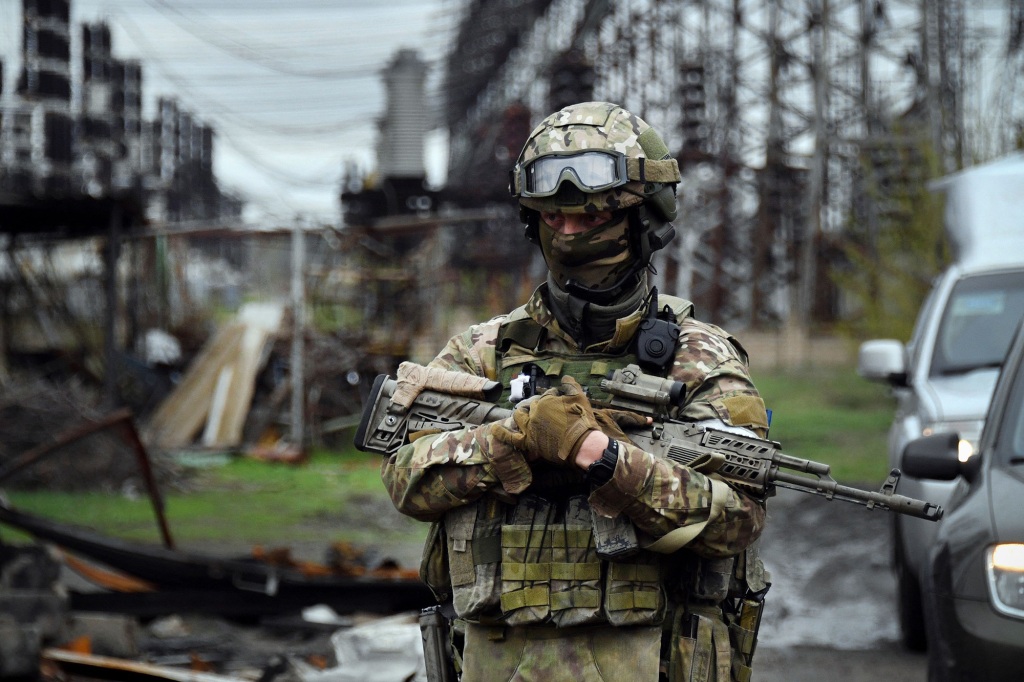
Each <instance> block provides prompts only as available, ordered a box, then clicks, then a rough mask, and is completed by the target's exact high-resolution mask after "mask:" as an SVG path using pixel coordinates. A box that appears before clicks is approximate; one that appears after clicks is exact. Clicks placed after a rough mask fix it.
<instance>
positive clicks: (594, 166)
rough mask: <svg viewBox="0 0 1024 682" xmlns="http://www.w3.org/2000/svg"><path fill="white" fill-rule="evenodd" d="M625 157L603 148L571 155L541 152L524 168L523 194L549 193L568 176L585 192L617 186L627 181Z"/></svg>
mask: <svg viewBox="0 0 1024 682" xmlns="http://www.w3.org/2000/svg"><path fill="white" fill-rule="evenodd" d="M625 170H626V169H625V163H624V159H622V158H621V157H618V156H614V155H612V154H608V153H605V152H582V153H580V154H573V155H571V156H542V157H540V158H537V159H534V160H533V161H530V162H529V164H528V165H527V166H526V168H525V169H524V171H523V176H524V177H523V196H534V197H542V196H550V195H552V194H554V193H555V192H557V191H558V187H559V186H560V185H561V184H562V182H564V181H566V180H568V181H569V182H571V183H572V184H574V185H576V186H577V187H579V188H580V189H581V190H583V191H586V192H599V191H601V190H605V189H610V188H612V187H618V186H619V185H623V184H625V183H626V182H627V178H626V173H625Z"/></svg>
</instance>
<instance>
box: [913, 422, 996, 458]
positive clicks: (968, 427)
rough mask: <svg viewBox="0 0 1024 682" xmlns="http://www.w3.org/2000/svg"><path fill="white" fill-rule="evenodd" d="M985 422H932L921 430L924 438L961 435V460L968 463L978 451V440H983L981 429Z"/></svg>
mask: <svg viewBox="0 0 1024 682" xmlns="http://www.w3.org/2000/svg"><path fill="white" fill-rule="evenodd" d="M984 423H985V422H984V421H983V420H980V419H965V420H962V421H952V422H931V423H928V424H925V425H924V426H923V427H922V428H921V435H922V436H930V435H932V434H933V433H957V434H959V435H960V446H959V459H960V461H961V462H966V461H967V460H968V459H970V458H971V456H972V455H974V453H975V452H977V451H978V439H979V438H981V427H982V426H983V425H984Z"/></svg>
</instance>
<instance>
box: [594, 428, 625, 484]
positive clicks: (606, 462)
mask: <svg viewBox="0 0 1024 682" xmlns="http://www.w3.org/2000/svg"><path fill="white" fill-rule="evenodd" d="M618 461H619V441H617V440H615V439H613V438H609V439H608V447H606V448H605V449H604V452H602V453H601V458H600V459H597V460H594V463H593V464H591V465H590V466H589V467H587V473H586V480H587V483H589V484H590V486H591V487H592V488H600V487H601V486H603V485H604V484H605V483H607V482H608V481H610V480H612V474H614V473H615V464H616V462H618Z"/></svg>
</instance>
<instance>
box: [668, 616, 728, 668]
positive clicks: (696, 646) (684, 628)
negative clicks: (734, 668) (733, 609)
mask: <svg viewBox="0 0 1024 682" xmlns="http://www.w3.org/2000/svg"><path fill="white" fill-rule="evenodd" d="M731 659H732V656H731V651H730V643H729V631H728V628H727V627H726V625H725V623H724V622H723V621H722V614H721V611H720V610H719V609H718V608H716V607H712V606H708V607H700V606H691V607H689V608H686V609H683V608H679V609H678V610H677V611H676V614H675V618H674V620H673V624H672V643H671V648H670V653H669V676H668V678H669V679H670V680H672V682H730V679H731V677H730V668H731V664H732V661H731Z"/></svg>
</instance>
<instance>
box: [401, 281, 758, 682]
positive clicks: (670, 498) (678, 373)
mask: <svg viewBox="0 0 1024 682" xmlns="http://www.w3.org/2000/svg"><path fill="white" fill-rule="evenodd" d="M548 286H549V285H548V284H546V285H542V286H541V287H540V288H539V289H538V290H537V291H536V292H535V293H534V295H533V296H532V298H531V300H530V301H529V302H528V303H527V304H526V305H525V306H524V307H523V308H520V309H518V310H517V311H515V312H514V313H512V314H511V315H510V316H501V317H497V318H494V319H492V320H490V321H488V322H485V323H483V324H478V325H475V326H473V327H471V328H470V329H468V330H466V331H465V332H463V333H462V334H460V335H458V336H455V337H453V338H452V339H451V340H450V341H449V342H448V344H447V346H446V347H445V348H444V350H443V351H442V352H441V353H440V354H439V355H438V356H437V357H436V358H434V360H433V361H432V362H431V363H430V365H431V366H435V367H440V368H443V369H446V370H456V371H460V372H467V373H470V374H474V375H478V376H482V377H487V378H489V379H499V378H500V377H499V367H500V368H501V369H502V370H503V371H502V374H503V375H505V374H507V371H508V369H507V366H508V365H515V364H516V363H520V362H523V361H524V360H535V359H537V358H541V359H547V360H548V363H547V365H546V366H547V368H548V369H547V371H548V372H549V373H551V374H553V375H557V374H559V372H558V369H559V368H560V366H571V367H573V368H576V370H577V372H578V368H579V367H580V365H579V364H578V361H579V360H580V359H582V360H584V361H591V362H592V363H593V366H594V367H603V366H604V365H605V364H607V363H608V362H611V363H615V362H616V361H618V362H620V364H621V358H623V357H624V356H625V354H627V353H628V347H629V344H630V342H631V341H632V339H633V337H634V335H635V333H636V331H637V329H638V325H639V324H640V322H641V320H642V319H643V317H644V311H643V310H637V311H635V312H633V313H631V314H629V315H628V316H626V317H624V318H622V319H620V320H619V321H618V322H617V324H616V332H615V333H614V335H613V336H612V337H611V339H610V340H607V341H605V342H602V343H598V344H595V345H593V346H590V347H587V348H579V347H578V346H577V345H576V342H574V341H573V338H572V337H571V336H570V335H569V334H568V333H567V332H566V331H565V330H563V329H562V328H561V327H560V325H559V323H558V321H557V320H556V319H555V316H554V315H553V313H552V312H551V310H550V308H549V306H548V304H547V302H546V295H547V288H548ZM665 298H668V297H665ZM663 300H664V299H663ZM668 300H669V303H670V305H671V308H672V310H673V312H674V313H675V315H676V319H677V322H678V324H679V325H680V327H681V337H680V341H681V342H680V344H679V346H678V350H677V353H676V357H675V362H674V364H673V366H672V369H671V377H672V378H674V379H676V380H678V381H681V382H683V383H684V384H685V386H686V396H687V399H686V403H685V405H684V406H683V407H682V408H681V409H680V410H679V411H678V413H677V414H676V415H675V416H676V417H677V418H680V419H685V420H693V421H702V420H721V421H722V422H725V423H726V424H729V425H734V426H740V427H746V428H748V429H750V430H752V431H753V432H755V433H756V434H758V435H760V436H762V437H763V436H764V435H766V429H767V421H766V413H765V409H764V403H763V402H762V400H761V398H760V397H759V395H758V393H757V390H756V389H755V387H754V385H753V383H752V381H751V379H750V376H749V372H748V368H747V362H746V354H745V353H744V351H743V350H742V348H741V347H740V346H739V344H738V343H737V342H736V341H735V340H734V339H733V338H732V337H730V336H728V335H727V334H726V333H725V332H724V331H722V330H721V329H719V328H717V327H715V326H713V325H710V324H705V323H703V322H700V321H697V320H696V319H694V318H693V317H692V306H691V305H690V304H689V303H687V302H685V301H682V300H680V299H672V298H669V299H668ZM510 319H529V320H531V321H532V323H534V324H535V325H536V326H537V327H539V328H541V329H543V330H544V333H543V334H541V340H540V342H539V344H538V346H537V347H536V348H534V349H527V348H523V347H521V346H519V345H517V344H515V343H512V344H510V347H509V348H508V349H507V350H506V351H505V352H504V353H499V352H498V350H497V347H496V343H497V339H498V337H499V333H500V330H501V329H502V325H503V324H504V323H507V322H508V321H509V320H510ZM574 362H575V363H577V364H573V363H574ZM563 363H565V364H564V365H563ZM584 374H589V373H582V372H581V373H579V375H577V376H576V378H577V379H578V380H579V381H580V383H581V384H584V385H588V382H589V385H591V386H593V383H594V382H593V381H592V378H591V377H590V376H584ZM480 437H481V436H480V434H479V432H478V431H476V430H474V429H465V430H461V431H455V432H449V433H445V434H442V435H427V436H424V437H421V438H419V439H417V440H415V441H413V442H411V443H410V444H408V445H406V446H404V447H403V448H401V449H400V450H399V451H398V452H397V453H396V454H395V455H394V456H392V457H391V458H389V459H388V460H386V461H385V462H384V463H383V466H382V479H383V481H384V483H385V485H386V487H387V489H388V492H389V493H390V495H391V498H392V500H393V502H394V504H395V506H396V508H397V509H398V510H399V511H401V512H402V513H404V514H407V515H409V516H412V517H414V518H417V519H420V520H423V521H435V522H438V523H435V524H434V526H433V528H432V532H431V536H430V539H428V546H427V547H426V548H425V553H424V566H423V572H424V578H425V579H426V580H427V582H428V584H431V586H432V587H433V588H434V589H435V591H436V592H437V593H439V596H440V597H445V596H450V595H451V594H452V592H453V585H454V586H456V589H455V592H456V596H455V606H456V611H457V612H459V615H460V616H462V617H463V618H464V619H465V620H467V621H469V623H470V624H469V625H467V626H466V645H465V651H466V660H465V662H464V663H465V668H466V671H467V672H466V676H465V677H464V679H465V680H470V681H471V680H476V679H513V680H528V679H536V680H559V679H565V680H570V679H571V680H591V679H592V680H603V679H620V678H621V677H623V676H624V675H625V674H629V675H630V676H631V677H634V678H636V679H638V680H640V679H643V680H656V679H658V670H659V660H661V661H662V663H661V664H660V668H661V673H662V675H663V676H664V677H663V678H662V679H671V680H673V681H675V680H730V679H746V678H748V677H749V660H746V661H739V662H737V660H735V654H732V659H733V660H730V637H731V638H732V642H733V644H732V648H733V649H735V648H736V645H737V638H739V639H742V638H744V637H747V638H749V639H752V638H753V636H754V635H753V634H751V633H750V632H749V630H750V627H749V624H746V629H744V628H743V627H734V628H732V630H733V631H732V632H730V628H729V627H727V625H726V619H725V618H724V617H723V615H722V610H721V607H720V604H721V603H722V602H723V601H724V600H725V598H726V590H727V588H728V587H729V585H728V584H729V583H733V584H734V585H735V582H736V580H737V578H739V579H741V582H745V583H746V589H747V591H757V590H763V589H764V588H765V576H764V574H763V568H762V567H761V564H760V561H759V560H758V559H757V558H756V555H755V554H754V553H752V552H748V551H747V550H748V549H749V548H751V547H752V545H753V543H754V541H755V540H756V539H757V537H758V536H759V535H760V533H761V530H762V528H763V525H764V520H765V509H764V506H763V504H762V503H759V502H757V501H755V500H752V499H751V498H749V497H747V496H746V495H744V494H741V493H739V492H737V491H735V490H733V489H731V488H728V487H727V486H724V487H725V489H726V490H727V498H726V499H725V501H724V505H723V506H722V508H721V510H720V512H719V513H718V514H717V515H716V516H715V517H714V518H709V517H710V516H711V514H712V481H711V480H710V478H709V477H708V476H705V475H703V474H701V473H698V472H696V471H694V470H692V469H689V468H687V467H685V466H682V465H680V464H677V463H674V462H670V461H667V460H663V459H657V458H655V457H654V456H653V455H651V454H650V453H647V452H644V451H643V450H641V449H639V448H637V447H635V446H633V445H631V444H629V443H621V444H620V456H619V459H618V462H617V465H616V469H615V474H614V476H613V477H612V479H611V481H610V482H609V483H607V484H605V485H603V486H601V487H599V488H596V489H594V490H593V491H592V492H589V491H585V492H584V493H583V497H582V502H580V498H579V497H575V498H571V499H569V500H565V499H563V500H561V502H560V503H559V504H558V505H556V506H557V507H558V509H557V510H556V512H555V516H553V517H551V519H552V523H551V524H549V525H550V526H551V527H553V528H554V531H553V532H551V533H550V535H549V536H544V537H545V538H547V539H546V540H545V542H551V543H552V546H551V547H549V548H548V550H547V551H549V558H550V556H551V553H554V554H558V553H559V552H561V554H560V555H559V556H557V557H555V562H556V563H559V565H563V566H564V565H566V564H578V565H580V566H583V565H584V564H587V565H596V563H597V560H596V559H595V558H594V556H593V551H592V545H591V547H590V548H589V549H588V548H587V547H579V546H577V545H576V544H574V542H573V541H571V540H569V539H568V538H569V536H570V534H571V532H575V531H576V530H578V529H581V528H582V529H585V528H587V527H588V524H587V522H586V519H587V518H589V517H588V516H587V514H591V513H592V514H599V515H601V516H604V517H614V516H616V515H617V514H624V515H625V516H626V517H628V519H629V520H630V521H631V522H632V524H633V525H634V526H635V528H636V529H637V531H638V532H639V534H640V535H641V536H642V537H644V538H646V539H647V540H649V541H653V540H656V539H658V538H662V537H664V536H666V534H669V533H670V532H672V531H673V530H675V529H678V528H685V527H688V526H692V527H697V528H700V527H701V524H706V525H703V527H702V530H701V532H699V534H698V535H697V536H696V537H695V538H693V539H692V540H691V541H689V542H688V544H686V546H685V547H684V548H683V549H679V550H677V551H674V552H671V553H670V554H655V553H654V552H649V551H641V552H640V553H639V555H637V556H635V557H633V558H631V559H629V560H627V561H626V562H625V564H624V566H625V565H628V570H627V571H625V573H623V570H622V568H623V567H622V566H619V567H617V566H615V565H613V564H616V563H617V562H609V561H603V560H602V561H600V562H599V563H600V570H599V571H598V570H597V569H595V571H594V573H593V574H587V573H586V571H583V572H581V571H579V570H577V571H576V573H575V574H574V575H570V576H568V577H566V576H561V577H563V578H565V579H566V581H568V582H567V583H566V584H569V585H575V586H577V587H578V588H579V589H578V590H576V591H575V592H573V595H572V599H577V598H578V602H579V604H580V605H583V606H582V607H579V608H577V606H578V605H574V607H573V608H572V609H570V610H569V611H567V613H569V614H571V617H569V618H568V619H565V620H563V622H561V623H560V622H559V621H558V618H557V615H560V614H561V613H562V612H557V613H556V612H555V611H554V610H552V606H551V604H541V605H540V606H538V605H537V604H536V603H534V604H532V606H531V605H530V604H529V603H527V604H526V606H524V605H523V602H522V601H514V600H512V599H505V597H506V596H510V595H512V593H513V592H514V593H515V594H514V595H512V596H515V597H516V598H518V597H519V593H520V592H527V593H528V592H529V589H528V587H529V585H530V584H531V583H530V581H529V578H530V576H529V575H528V573H529V568H527V569H525V570H526V571H527V575H521V574H520V572H519V570H518V569H517V572H516V574H515V575H511V569H510V568H509V567H510V566H511V564H512V563H516V564H517V566H519V565H520V564H519V562H518V561H513V559H515V558H516V551H517V550H516V549H515V547H516V545H515V543H514V542H512V541H508V542H507V541H506V538H505V536H506V535H507V536H509V537H512V536H515V533H514V532H513V530H512V529H514V528H517V527H521V526H517V525H516V523H515V522H516V518H515V515H516V514H518V513H520V512H521V511H522V509H523V507H524V504H525V505H527V506H528V505H530V504H533V505H536V504H538V502H537V500H535V499H534V498H532V497H531V495H530V493H531V491H532V490H533V488H532V487H531V486H536V485H537V484H538V483H539V481H538V480H536V479H538V478H539V474H538V473H537V472H535V471H534V470H532V469H531V466H530V465H529V464H528V463H527V461H526V459H525V458H524V456H523V454H522V453H519V452H517V451H515V450H514V449H512V448H511V447H509V446H506V445H504V444H502V443H497V442H487V441H485V442H481V441H480ZM485 438H486V437H485ZM719 485H721V484H720V483H719ZM568 487H570V488H571V487H572V486H568ZM577 490H578V489H577ZM587 492H589V494H587ZM524 500H530V501H529V502H526V503H524ZM539 504H544V500H543V499H541V500H540V502H539ZM545 513H546V512H545ZM574 514H579V515H580V517H579V519H574V518H572V517H573V515H574ZM531 518H534V519H535V518H536V517H531ZM580 519H582V520H581V521H580V523H574V521H576V520H580ZM463 521H466V522H467V523H468V524H469V526H465V524H463ZM534 523H535V521H531V525H530V526H529V527H528V529H529V531H531V532H532V531H534V530H535V528H534V527H533V524H534ZM481 524H484V525H486V524H491V525H492V526H493V527H492V528H491V530H492V531H493V532H495V533H497V532H498V531H499V530H500V532H501V534H502V536H503V537H502V548H501V554H500V559H499V560H498V561H497V563H495V561H494V560H493V558H492V561H491V562H490V565H485V566H482V565H481V563H480V561H474V559H473V557H472V556H469V557H467V556H463V555H466V554H467V551H466V548H467V542H470V541H471V540H472V538H471V537H469V536H468V535H466V536H464V537H452V536H453V534H454V535H456V536H458V535H459V534H460V533H463V534H464V533H465V529H466V528H467V527H468V528H469V529H470V530H471V531H473V532H475V533H476V534H477V536H479V535H480V533H481V532H482V531H481V530H480V526H481ZM474 526H475V527H476V529H475V531H474V530H473V528H474ZM460 529H461V530H460ZM524 532H525V531H524ZM584 534H585V533H584ZM562 535H564V536H565V538H566V539H565V540H564V541H563V540H562V539H560V536H562ZM445 536H447V537H445ZM520 547H521V546H520ZM552 547H553V548H554V549H552ZM574 548H575V549H574ZM478 549H480V548H477V547H474V548H473V549H472V551H471V552H468V553H469V554H474V553H477V552H478ZM535 549H536V548H535ZM519 551H521V549H520V550H519ZM530 551H531V548H530V546H529V540H527V541H526V547H525V552H526V554H529V553H530ZM581 552H582V554H581ZM479 553H480V554H482V553H483V551H482V550H480V552H479ZM574 553H575V554H574ZM478 558H479V557H478ZM519 558H522V557H519ZM559 558H560V559H562V561H561V562H558V561H557V559H559ZM502 562H504V563H502ZM484 563H486V562H484ZM525 563H527V564H528V563H529V561H527V562H525ZM499 566H500V568H499ZM709 567H710V570H708V568H709ZM488 571H489V573H488ZM652 571H653V573H652ZM570 572H571V571H570ZM626 574H628V575H626ZM644 575H646V576H648V577H647V578H646V580H648V581H650V580H652V579H656V580H657V581H658V582H659V583H660V585H659V589H660V590H661V592H660V594H662V595H663V597H658V598H655V597H653V596H651V595H650V594H649V593H646V592H643V591H642V590H645V589H647V588H648V587H650V586H647V587H640V588H638V587H636V585H637V584H639V583H642V582H643V581H644V578H642V577H638V576H644ZM652 575H654V576H656V578H651V577H650V576H652ZM481 576H483V577H481ZM629 576H632V577H629ZM533 577H534V578H536V576H533ZM546 577H547V578H548V583H546V584H547V585H548V586H549V587H550V589H551V591H552V593H553V592H555V591H557V589H556V587H554V586H555V585H556V583H557V582H558V576H553V575H548V576H546ZM616 578H618V581H617V580H616ZM538 580H539V579H538ZM631 580H632V581H633V583H630V581H631ZM573 581H575V582H573ZM637 581H639V583H638V582H637ZM541 582H542V581H541ZM459 584H464V585H465V584H468V585H469V586H470V587H471V588H472V589H471V592H472V594H469V593H466V592H463V593H459V592H458V585H459ZM630 585H632V587H631V586H630ZM524 586H526V588H525V589H518V590H517V589H516V588H523V587H524ZM587 588H591V590H592V591H593V590H598V591H602V592H603V594H602V596H601V597H600V599H601V603H600V604H598V605H595V604H593V603H592V602H587V600H586V599H583V598H582V597H579V595H584V596H585V594H586V589H587ZM621 589H625V590H626V594H625V596H624V597H622V598H624V599H627V601H629V602H630V605H629V606H628V607H627V608H626V611H625V612H623V613H624V614H625V615H623V613H618V614H616V613H614V612H613V609H610V608H609V602H610V599H611V597H610V596H609V595H611V594H614V593H616V591H617V590H619V591H621ZM569 591H570V592H572V590H569ZM499 592H501V595H500V596H499V595H498V593H499ZM467 594H469V596H468V597H467V596H466V595H467ZM460 595H461V602H460ZM637 595H639V596H637ZM620 596H621V595H620ZM528 598H529V595H528V594H527V599H528ZM659 599H660V601H659ZM542 601H543V600H542ZM550 601H551V602H552V603H553V602H554V601H555V600H554V598H551V599H550ZM588 605H589V606H590V607H593V608H585V607H586V606H588ZM460 607H461V608H460ZM510 623H511V624H510ZM518 623H524V624H518ZM733 625H736V624H735V623H733ZM559 626H560V627H559ZM754 629H756V627H755V628H754ZM663 634H664V635H665V636H664V637H662V635H663ZM663 639H664V641H665V644H662V640H663ZM751 646H752V645H751ZM748 648H749V647H748ZM659 650H660V651H661V653H660V655H659V653H658V652H659ZM484 671H486V672H484ZM499 671H500V672H499Z"/></svg>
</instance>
